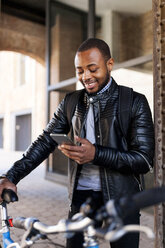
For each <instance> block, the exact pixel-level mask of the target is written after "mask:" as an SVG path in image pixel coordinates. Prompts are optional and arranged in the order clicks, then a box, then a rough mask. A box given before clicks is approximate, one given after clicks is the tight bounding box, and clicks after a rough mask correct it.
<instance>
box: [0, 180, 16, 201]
mask: <svg viewBox="0 0 165 248" xmlns="http://www.w3.org/2000/svg"><path fill="white" fill-rule="evenodd" d="M4 189H11V190H13V191H14V192H15V193H17V188H16V186H15V184H14V183H12V182H10V181H9V180H8V179H7V178H4V179H0V202H2V198H1V195H2V191H3V190H4Z"/></svg>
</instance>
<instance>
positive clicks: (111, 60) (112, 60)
mask: <svg viewBox="0 0 165 248" xmlns="http://www.w3.org/2000/svg"><path fill="white" fill-rule="evenodd" d="M113 65H114V59H113V58H110V59H109V60H108V61H107V68H108V71H109V72H111V71H112V68H113Z"/></svg>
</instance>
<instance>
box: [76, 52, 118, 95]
mask: <svg viewBox="0 0 165 248" xmlns="http://www.w3.org/2000/svg"><path fill="white" fill-rule="evenodd" d="M112 66H113V59H112V58H111V59H109V60H108V61H107V62H106V61H105V59H104V57H103V55H102V54H101V52H100V51H99V50H98V49H97V48H91V49H89V50H86V51H83V52H78V53H77V54H76V56H75V68H76V76H77V78H78V80H79V81H80V82H81V83H82V84H83V85H84V87H85V89H86V91H87V92H88V93H90V94H93V93H97V92H98V91H100V90H101V89H102V88H103V87H104V86H105V85H106V84H107V83H108V81H109V78H110V72H111V70H112Z"/></svg>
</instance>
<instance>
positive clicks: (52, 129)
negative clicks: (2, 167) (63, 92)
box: [6, 100, 69, 184]
mask: <svg viewBox="0 0 165 248" xmlns="http://www.w3.org/2000/svg"><path fill="white" fill-rule="evenodd" d="M64 113H65V111H64V100H63V101H62V102H61V103H60V104H59V106H58V108H57V111H56V112H55V114H54V117H53V118H52V119H51V121H50V122H49V123H48V125H47V127H46V128H45V129H44V131H43V133H42V134H41V135H40V136H39V137H38V138H37V139H36V141H34V142H33V143H32V144H31V145H30V146H29V147H28V149H27V150H26V151H25V153H24V154H23V158H22V159H20V160H18V161H16V162H15V163H14V165H13V166H12V167H11V168H10V169H9V171H8V172H7V173H6V177H7V178H8V179H9V180H10V181H11V182H13V183H14V184H17V183H18V182H19V181H20V180H21V179H22V178H24V177H25V176H27V175H28V174H29V173H30V172H31V171H32V170H34V169H35V168H36V167H37V166H38V165H39V164H41V163H42V162H43V161H44V160H45V159H46V158H47V157H48V156H49V154H50V153H51V152H53V151H54V149H55V148H56V146H57V143H56V142H55V141H54V140H53V139H52V138H51V136H50V133H68V132H69V125H68V121H67V118H66V115H65V114H64Z"/></svg>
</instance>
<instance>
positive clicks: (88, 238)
mask: <svg viewBox="0 0 165 248" xmlns="http://www.w3.org/2000/svg"><path fill="white" fill-rule="evenodd" d="M8 191H10V190H5V191H4V192H3V199H4V201H3V203H1V204H0V206H1V210H2V211H1V215H2V222H3V228H2V231H1V232H2V234H3V241H4V248H11V247H15V248H27V247H31V246H32V245H33V244H34V243H35V242H36V241H37V240H39V239H47V235H49V234H57V233H67V234H69V235H73V233H75V232H77V231H83V233H84V240H85V242H84V247H86V248H99V242H98V237H100V238H103V239H106V240H108V241H116V240H118V239H119V238H121V237H122V236H123V235H124V234H126V233H128V232H135V231H139V232H141V231H142V232H145V233H146V234H147V236H148V237H149V238H154V234H153V232H152V230H151V229H150V228H148V227H145V226H139V225H127V226H123V223H122V217H123V216H126V215H127V214H128V212H129V213H130V212H134V211H136V210H137V209H141V208H145V207H149V206H152V205H155V204H158V203H160V202H163V201H165V187H164V186H163V187H160V188H153V189H150V190H146V191H143V192H140V193H138V194H136V195H133V196H130V197H123V198H121V199H119V200H110V201H108V202H107V204H106V205H105V206H103V207H102V208H100V209H98V210H97V211H95V210H94V209H93V205H94V204H93V202H92V199H87V201H86V202H85V203H84V204H83V205H82V206H81V209H80V213H78V214H76V215H74V216H73V218H72V219H71V220H69V219H64V220H60V221H59V222H58V223H57V224H56V225H51V226H49V225H46V224H44V223H42V222H40V221H39V220H38V219H36V218H32V217H30V218H24V217H17V218H15V219H13V220H12V221H11V219H10V218H8V215H7V205H6V204H7V203H9V202H11V201H12V202H13V201H15V200H13V199H10V196H9V195H10V194H9V193H11V192H8ZM153 195H154V198H153ZM15 199H16V200H18V199H17V198H15ZM128 210H129V211H128ZM97 221H104V225H102V226H101V227H99V228H96V227H95V224H96V222H97ZM11 225H13V226H14V227H17V228H21V229H25V233H24V235H23V237H22V241H21V244H18V243H14V241H12V240H11V238H10V226H11ZM6 230H7V232H4V231H6ZM4 233H8V234H7V235H6V234H5V235H4Z"/></svg>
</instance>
